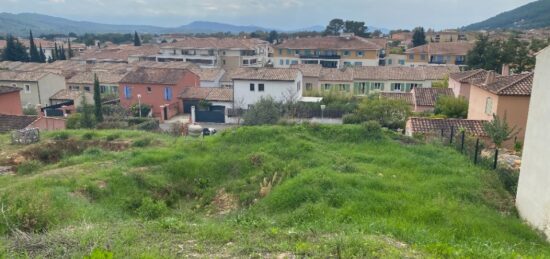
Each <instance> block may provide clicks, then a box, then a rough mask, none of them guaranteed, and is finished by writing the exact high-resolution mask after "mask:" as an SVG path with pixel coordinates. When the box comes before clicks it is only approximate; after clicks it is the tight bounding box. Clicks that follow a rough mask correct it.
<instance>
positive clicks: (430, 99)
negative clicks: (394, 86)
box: [380, 87, 454, 112]
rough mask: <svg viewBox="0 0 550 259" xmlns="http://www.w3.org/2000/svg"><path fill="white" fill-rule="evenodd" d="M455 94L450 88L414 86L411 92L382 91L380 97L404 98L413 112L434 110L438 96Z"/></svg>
mask: <svg viewBox="0 0 550 259" xmlns="http://www.w3.org/2000/svg"><path fill="white" fill-rule="evenodd" d="M440 96H454V95H453V91H452V89H449V88H420V87H417V88H414V89H412V90H411V92H408V93H407V92H381V93H380V97H381V98H386V99H391V100H403V101H405V102H406V103H407V104H409V105H410V106H411V111H413V112H433V111H434V109H435V104H436V102H437V98H439V97H440Z"/></svg>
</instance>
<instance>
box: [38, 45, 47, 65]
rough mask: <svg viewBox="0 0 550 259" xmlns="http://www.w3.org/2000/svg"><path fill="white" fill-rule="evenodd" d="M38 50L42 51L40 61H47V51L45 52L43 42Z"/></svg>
mask: <svg viewBox="0 0 550 259" xmlns="http://www.w3.org/2000/svg"><path fill="white" fill-rule="evenodd" d="M38 51H39V52H40V63H46V53H44V49H43V48H42V43H40V48H39V49H38Z"/></svg>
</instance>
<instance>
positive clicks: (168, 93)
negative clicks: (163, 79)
mask: <svg viewBox="0 0 550 259" xmlns="http://www.w3.org/2000/svg"><path fill="white" fill-rule="evenodd" d="M164 100H166V101H171V100H172V88H171V87H165V88H164Z"/></svg>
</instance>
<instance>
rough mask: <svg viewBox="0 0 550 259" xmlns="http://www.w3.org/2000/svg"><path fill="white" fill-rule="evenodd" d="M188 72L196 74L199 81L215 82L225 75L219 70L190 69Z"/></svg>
mask: <svg viewBox="0 0 550 259" xmlns="http://www.w3.org/2000/svg"><path fill="white" fill-rule="evenodd" d="M190 70H191V71H192V72H193V73H195V74H197V75H198V76H199V77H200V79H201V81H216V80H218V79H220V78H221V77H222V76H223V74H224V73H225V70H223V69H221V68H192V69H190Z"/></svg>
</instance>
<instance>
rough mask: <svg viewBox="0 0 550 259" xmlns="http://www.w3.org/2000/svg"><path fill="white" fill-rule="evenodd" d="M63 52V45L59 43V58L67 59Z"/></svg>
mask: <svg viewBox="0 0 550 259" xmlns="http://www.w3.org/2000/svg"><path fill="white" fill-rule="evenodd" d="M65 54H66V53H65V47H64V46H63V44H61V48H60V49H59V60H67V56H66V55H65Z"/></svg>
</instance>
